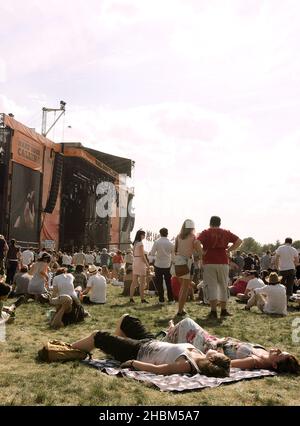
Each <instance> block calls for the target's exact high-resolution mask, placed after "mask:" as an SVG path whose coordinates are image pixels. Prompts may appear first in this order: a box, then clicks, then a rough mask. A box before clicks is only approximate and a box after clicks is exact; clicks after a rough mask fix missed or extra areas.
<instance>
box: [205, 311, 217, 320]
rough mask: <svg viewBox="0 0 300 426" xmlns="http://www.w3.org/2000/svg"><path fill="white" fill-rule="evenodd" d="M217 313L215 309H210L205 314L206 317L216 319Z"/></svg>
mask: <svg viewBox="0 0 300 426" xmlns="http://www.w3.org/2000/svg"><path fill="white" fill-rule="evenodd" d="M217 318H218V314H217V311H210V313H209V314H208V315H207V319H217Z"/></svg>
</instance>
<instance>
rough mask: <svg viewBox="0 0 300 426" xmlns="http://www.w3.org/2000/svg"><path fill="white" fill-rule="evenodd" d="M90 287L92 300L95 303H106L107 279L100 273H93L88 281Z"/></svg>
mask: <svg viewBox="0 0 300 426" xmlns="http://www.w3.org/2000/svg"><path fill="white" fill-rule="evenodd" d="M87 287H90V288H91V290H90V292H89V295H90V296H89V297H90V301H91V302H94V303H106V279H105V278H104V277H103V276H102V275H100V274H95V275H92V276H91V277H90V278H89V280H88V283H87Z"/></svg>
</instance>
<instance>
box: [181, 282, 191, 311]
mask: <svg viewBox="0 0 300 426" xmlns="http://www.w3.org/2000/svg"><path fill="white" fill-rule="evenodd" d="M179 282H180V292H179V297H178V313H179V314H182V313H183V308H184V305H185V302H186V300H187V296H188V293H189V287H190V284H191V280H189V279H187V280H186V279H183V278H179Z"/></svg>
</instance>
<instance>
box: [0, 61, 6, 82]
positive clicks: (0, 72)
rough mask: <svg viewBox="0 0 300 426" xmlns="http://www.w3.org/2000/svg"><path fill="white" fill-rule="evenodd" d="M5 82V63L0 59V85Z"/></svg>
mask: <svg viewBox="0 0 300 426" xmlns="http://www.w3.org/2000/svg"><path fill="white" fill-rule="evenodd" d="M5 81H6V62H5V61H4V59H2V58H1V57H0V83H5Z"/></svg>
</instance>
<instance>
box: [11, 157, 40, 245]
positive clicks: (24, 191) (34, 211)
mask: <svg viewBox="0 0 300 426" xmlns="http://www.w3.org/2000/svg"><path fill="white" fill-rule="evenodd" d="M40 188H41V173H40V172H38V171H34V170H32V169H29V168H28V167H25V166H22V165H21V164H17V163H13V173H12V192H11V209H10V238H15V239H16V240H17V241H24V242H38V241H39V239H40V235H39V234H40V230H39V225H40V223H39V222H40V221H39V217H40V211H39V210H40Z"/></svg>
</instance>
